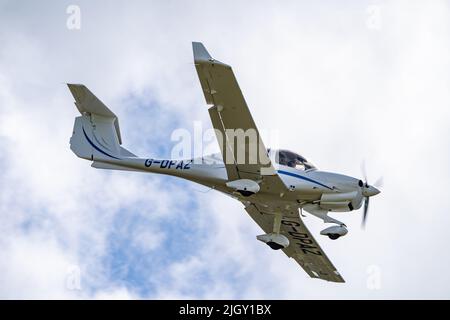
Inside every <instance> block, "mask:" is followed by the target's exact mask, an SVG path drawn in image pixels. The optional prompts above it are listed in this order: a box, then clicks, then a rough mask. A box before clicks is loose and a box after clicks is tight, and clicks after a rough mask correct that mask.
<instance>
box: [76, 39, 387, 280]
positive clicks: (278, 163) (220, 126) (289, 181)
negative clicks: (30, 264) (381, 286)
mask: <svg viewBox="0 0 450 320" xmlns="http://www.w3.org/2000/svg"><path fill="white" fill-rule="evenodd" d="M192 46H193V51H194V63H195V68H196V70H197V74H198V77H199V80H200V84H201V88H202V90H203V94H204V96H205V99H206V103H207V104H208V105H210V107H209V109H208V112H209V115H210V118H211V122H212V125H213V127H214V130H215V133H216V136H217V140H218V142H219V146H220V150H221V152H220V153H219V154H216V155H212V156H205V157H200V158H194V159H182V160H174V159H156V158H140V157H137V156H136V155H134V154H133V153H131V152H130V151H128V150H127V149H125V148H123V147H122V146H121V145H122V137H121V134H120V129H119V121H118V118H117V116H116V115H115V114H114V113H113V112H112V111H111V110H109V109H108V108H107V107H106V106H105V105H104V104H103V103H102V102H101V101H100V100H99V99H98V98H97V97H96V96H95V95H94V94H92V93H91V91H90V90H89V89H88V88H86V87H85V86H84V85H80V84H68V87H69V89H70V91H71V93H72V95H73V97H74V98H75V105H76V107H77V108H78V111H79V112H80V113H81V116H78V117H76V118H75V124H74V128H73V135H72V137H71V139H70V148H71V149H72V151H73V152H74V153H75V154H76V155H77V156H78V157H80V158H83V159H86V160H90V161H92V167H94V168H101V169H113V170H131V171H143V172H152V173H160V174H167V175H173V176H177V177H180V178H183V179H187V180H190V181H193V182H196V183H199V184H201V185H204V186H208V187H210V188H213V189H215V190H218V191H220V192H223V193H225V194H227V195H229V196H231V197H233V198H234V199H237V200H239V201H240V202H241V203H242V204H243V205H244V208H245V210H246V211H247V213H248V214H249V215H250V217H251V218H252V219H253V220H254V221H255V222H256V223H257V224H258V225H259V226H260V227H261V228H262V229H263V230H264V234H262V235H258V236H257V237H256V238H257V239H258V240H260V241H262V242H264V243H266V244H267V245H268V246H270V248H272V249H274V250H278V249H282V250H283V251H284V253H285V254H286V255H287V256H288V257H291V258H293V259H295V260H296V261H297V262H298V263H299V264H300V266H301V267H302V268H303V269H304V270H305V271H306V273H307V274H308V275H309V276H310V277H312V278H319V279H323V280H327V281H333V282H345V281H344V279H343V278H342V276H341V275H340V274H339V272H338V271H337V270H336V268H335V267H334V266H333V264H332V263H331V261H330V260H329V259H328V258H327V256H326V255H325V253H324V252H323V250H322V249H321V248H320V246H319V244H318V243H317V241H316V240H315V239H314V238H313V236H312V235H311V233H310V232H309V230H308V229H307V227H306V225H305V224H304V223H303V220H302V216H303V210H304V211H306V212H308V213H310V214H312V215H313V216H316V217H318V218H320V219H322V220H323V221H324V223H333V224H334V225H333V226H331V227H328V228H326V229H324V230H322V231H321V233H320V234H321V235H325V236H328V237H329V238H330V239H337V238H339V237H341V236H344V235H346V234H347V232H348V231H347V228H346V226H345V224H344V223H342V222H341V221H339V220H336V219H334V218H332V217H330V216H329V215H328V214H329V212H348V211H353V210H357V209H359V208H361V207H362V206H363V203H364V209H363V222H364V221H365V217H366V215H367V210H368V205H369V197H372V196H374V195H377V194H378V193H379V192H380V191H379V190H378V189H377V188H376V187H375V186H372V185H369V184H368V183H367V179H365V181H363V180H360V179H358V178H353V177H349V176H345V175H342V174H337V173H330V172H325V171H321V170H318V169H317V168H316V167H315V166H314V165H313V164H312V163H311V162H309V161H307V160H306V159H305V158H304V157H302V156H301V155H299V154H297V153H295V152H291V151H288V150H272V149H266V147H265V146H264V143H263V142H262V140H261V138H260V135H259V132H258V129H257V127H256V125H255V122H254V121H253V118H252V115H251V114H250V111H249V108H248V107H247V104H246V102H245V100H244V97H243V95H242V92H241V90H240V88H239V85H238V83H237V81H236V78H235V76H234V73H233V71H232V69H231V67H230V66H229V65H227V64H224V63H222V62H220V61H218V60H215V59H213V58H212V57H211V56H210V55H209V53H208V51H207V50H206V49H205V47H204V46H203V44H201V43H199V42H193V43H192ZM211 159H214V161H211ZM217 159H220V160H217ZM300 213H301V214H300Z"/></svg>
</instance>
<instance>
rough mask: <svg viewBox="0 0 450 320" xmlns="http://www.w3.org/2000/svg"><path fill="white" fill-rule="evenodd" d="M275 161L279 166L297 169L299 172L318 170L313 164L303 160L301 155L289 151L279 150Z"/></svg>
mask: <svg viewBox="0 0 450 320" xmlns="http://www.w3.org/2000/svg"><path fill="white" fill-rule="evenodd" d="M275 161H276V163H278V164H281V165H284V166H288V167H291V168H295V169H297V170H303V171H305V170H310V169H315V168H316V167H314V165H313V164H312V163H310V162H308V160H306V159H305V158H303V157H302V156H301V155H299V154H297V153H295V152H292V151H288V150H277V151H276V156H275Z"/></svg>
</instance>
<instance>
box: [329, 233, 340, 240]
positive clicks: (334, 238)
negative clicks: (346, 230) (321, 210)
mask: <svg viewBox="0 0 450 320" xmlns="http://www.w3.org/2000/svg"><path fill="white" fill-rule="evenodd" d="M339 237H340V235H338V234H336V233H332V234H329V235H328V238H330V239H331V240H336V239H338V238H339Z"/></svg>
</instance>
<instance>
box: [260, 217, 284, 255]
mask: <svg viewBox="0 0 450 320" xmlns="http://www.w3.org/2000/svg"><path fill="white" fill-rule="evenodd" d="M282 218H283V216H282V214H281V212H280V213H276V214H275V216H274V218H273V232H272V233H267V234H262V235H259V236H257V237H256V239H258V240H259V241H262V242H264V243H265V244H267V245H268V246H269V247H270V248H272V249H273V250H279V249H284V248H287V247H288V246H289V240H288V238H286V237H285V236H284V235H282V234H280V228H281V219H282Z"/></svg>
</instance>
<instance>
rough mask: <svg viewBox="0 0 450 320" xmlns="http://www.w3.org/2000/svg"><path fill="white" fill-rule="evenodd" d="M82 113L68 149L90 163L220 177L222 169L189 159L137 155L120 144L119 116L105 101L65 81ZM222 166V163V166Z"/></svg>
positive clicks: (193, 176) (199, 177)
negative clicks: (213, 168)
mask: <svg viewBox="0 0 450 320" xmlns="http://www.w3.org/2000/svg"><path fill="white" fill-rule="evenodd" d="M68 87H69V89H70V92H71V93H72V95H73V97H74V98H75V106H76V107H77V109H78V111H80V113H81V115H80V116H78V117H76V118H75V124H74V128H73V134H72V137H71V138H70V149H72V151H73V152H74V153H75V154H76V155H77V156H78V157H80V158H83V159H86V160H90V161H92V167H94V168H99V169H112V170H132V171H144V172H154V173H162V174H168V175H174V176H178V177H182V178H185V179H188V180H192V181H204V180H205V179H206V180H208V179H213V180H217V179H219V180H220V179H222V172H221V171H223V170H213V172H211V170H209V169H211V168H212V166H205V165H202V164H199V165H196V164H194V163H193V161H192V159H188V160H172V159H153V158H151V159H149V158H139V157H137V156H136V155H135V154H133V153H131V152H130V151H128V150H127V149H125V148H124V147H122V146H121V144H122V138H121V135H120V128H119V120H118V118H117V116H116V115H115V114H114V113H113V112H112V111H111V110H110V109H108V107H106V105H105V104H104V103H103V102H102V101H100V99H98V98H97V97H96V96H95V95H94V94H93V93H92V92H91V91H90V90H89V89H88V88H86V87H85V86H84V85H82V84H68ZM222 167H223V166H222Z"/></svg>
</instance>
